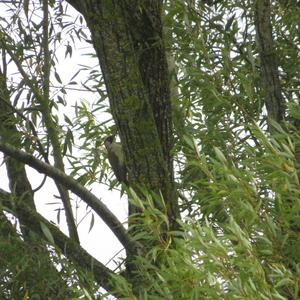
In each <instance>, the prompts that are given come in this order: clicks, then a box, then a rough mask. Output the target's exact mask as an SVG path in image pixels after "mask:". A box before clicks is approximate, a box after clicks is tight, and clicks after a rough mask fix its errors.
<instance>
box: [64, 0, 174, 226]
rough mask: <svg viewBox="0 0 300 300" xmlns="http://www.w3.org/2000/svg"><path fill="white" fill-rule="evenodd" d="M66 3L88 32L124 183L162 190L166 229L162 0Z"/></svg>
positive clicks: (167, 118) (168, 137)
mask: <svg viewBox="0 0 300 300" xmlns="http://www.w3.org/2000/svg"><path fill="white" fill-rule="evenodd" d="M68 2H69V3H70V4H72V5H73V6H74V7H75V8H76V9H78V10H79V12H81V13H82V14H83V16H84V17H85V19H86V22H87V24H88V27H89V29H90V31H91V34H92V40H93V44H94V47H95V50H96V54H97V56H98V59H99V62H100V66H101V70H102V74H103V76H104V80H105V84H106V87H107V92H108V96H109V99H110V106H111V111H112V115H113V118H114V120H115V122H116V125H117V128H118V132H119V135H120V138H121V142H122V146H123V149H124V154H125V158H126V165H127V169H128V171H129V184H130V186H131V187H133V188H134V189H136V190H137V191H138V188H139V187H140V186H145V187H146V188H147V189H148V190H151V191H155V192H157V193H159V192H162V195H163V197H164V201H165V204H166V206H165V207H166V210H167V211H165V212H164V213H166V214H167V215H168V217H169V223H170V227H171V228H172V229H177V228H178V225H177V222H176V219H178V218H179V209H178V203H177V193H176V191H175V187H174V179H173V177H174V174H173V159H172V155H171V151H172V146H173V141H172V139H173V131H172V130H173V129H172V118H171V100H170V87H169V73H168V68H167V61H166V53H165V49H164V42H163V37H162V24H161V14H162V2H161V1H157V0H156V1H151V2H149V1H138V3H135V4H134V5H133V4H132V3H131V2H130V1H101V2H99V1H95V0H90V1H85V3H84V4H83V3H82V2H81V1H76V0H70V1H68ZM159 208H160V209H161V210H163V209H164V208H163V207H159ZM130 212H131V213H132V212H135V211H134V210H130Z"/></svg>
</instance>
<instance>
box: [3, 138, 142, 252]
mask: <svg viewBox="0 0 300 300" xmlns="http://www.w3.org/2000/svg"><path fill="white" fill-rule="evenodd" d="M0 151H2V152H3V153H5V154H6V155H9V156H11V157H13V158H14V159H17V160H19V161H21V162H23V163H25V164H27V165H29V166H30V167H32V168H34V169H35V170H37V171H38V172H39V173H43V174H46V175H48V176H49V177H51V178H52V179H54V180H57V181H59V182H60V184H62V185H63V186H64V187H66V188H67V189H70V190H71V191H72V192H73V193H74V194H75V195H77V196H78V197H80V198H81V199H82V200H83V201H84V202H86V203H87V204H88V205H89V206H90V207H91V208H93V209H94V211H95V212H96V213H97V214H98V215H99V216H100V217H101V218H102V220H103V221H104V222H105V223H106V225H107V226H108V227H109V228H110V229H111V231H112V232H113V233H114V234H115V235H116V237H117V238H118V239H119V241H120V242H121V244H122V245H123V246H124V248H125V249H126V250H127V251H130V252H131V253H132V252H133V253H137V252H136V251H137V250H138V249H139V248H140V247H141V246H140V244H139V243H137V242H136V241H134V240H133V239H132V238H131V236H130V235H129V234H128V233H127V231H126V229H125V228H124V226H123V225H122V223H121V222H120V221H119V220H118V219H117V218H116V216H115V215H114V214H113V213H112V212H111V211H110V210H109V209H108V208H107V207H106V206H105V205H104V204H103V203H102V202H101V201H100V200H99V199H98V198H97V197H96V196H95V195H94V194H92V193H91V192H90V191H89V190H88V189H86V188H85V187H83V186H82V185H80V184H79V183H78V182H77V181H76V180H74V179H73V178H72V177H70V176H68V175H66V174H65V173H63V172H62V171H60V170H58V169H57V168H54V167H52V166H50V165H48V164H46V163H44V162H42V161H40V160H38V159H36V158H35V157H34V156H32V155H30V154H28V153H26V152H24V151H21V150H18V149H16V148H14V147H13V146H11V145H9V144H6V143H3V142H1V141H0Z"/></svg>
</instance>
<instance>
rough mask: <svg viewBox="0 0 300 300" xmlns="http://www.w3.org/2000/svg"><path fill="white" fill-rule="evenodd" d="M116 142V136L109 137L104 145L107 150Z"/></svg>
mask: <svg viewBox="0 0 300 300" xmlns="http://www.w3.org/2000/svg"><path fill="white" fill-rule="evenodd" d="M114 141H115V136H114V135H109V136H107V137H106V138H105V139H104V145H105V147H106V149H108V148H110V147H111V145H112V143H114Z"/></svg>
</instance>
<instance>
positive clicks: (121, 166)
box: [104, 135, 128, 185]
mask: <svg viewBox="0 0 300 300" xmlns="http://www.w3.org/2000/svg"><path fill="white" fill-rule="evenodd" d="M104 145H105V148H106V150H107V155H108V160H109V163H110V165H111V168H112V170H113V172H114V174H115V176H116V178H117V179H118V181H119V182H120V183H125V184H126V185H128V181H127V169H126V166H125V159H124V154H123V150H122V145H121V143H117V142H116V141H115V136H114V135H110V136H108V137H106V138H105V140H104Z"/></svg>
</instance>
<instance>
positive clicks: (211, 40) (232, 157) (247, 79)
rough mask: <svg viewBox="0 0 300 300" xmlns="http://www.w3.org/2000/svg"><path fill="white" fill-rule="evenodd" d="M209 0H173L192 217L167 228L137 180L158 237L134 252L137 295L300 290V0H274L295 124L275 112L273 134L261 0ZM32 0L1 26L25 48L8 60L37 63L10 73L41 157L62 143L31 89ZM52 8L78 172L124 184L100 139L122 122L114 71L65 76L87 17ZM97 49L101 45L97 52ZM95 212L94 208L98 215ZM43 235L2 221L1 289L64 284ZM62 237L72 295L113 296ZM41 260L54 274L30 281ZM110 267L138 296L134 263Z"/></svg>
mask: <svg viewBox="0 0 300 300" xmlns="http://www.w3.org/2000/svg"><path fill="white" fill-rule="evenodd" d="M210 2H211V1H180V0H175V1H165V7H164V9H165V11H164V12H165V15H164V19H163V22H164V27H165V44H166V50H167V53H168V55H169V56H170V57H171V58H172V61H173V64H174V66H173V69H172V70H171V71H172V73H171V78H172V80H173V83H172V86H173V89H174V90H173V91H172V95H174V99H172V102H173V120H174V127H175V137H176V142H175V145H174V157H175V170H176V174H175V177H176V182H177V185H178V191H179V194H180V208H181V212H182V222H181V226H182V231H181V232H169V230H168V228H169V226H168V225H169V224H168V221H167V217H166V215H165V214H164V213H163V212H164V209H163V208H164V201H163V199H162V197H161V195H153V194H151V193H150V192H149V191H143V195H144V196H145V197H144V198H145V200H143V201H142V200H141V199H139V197H138V196H137V195H136V194H135V193H134V192H133V191H130V196H131V201H132V202H133V203H135V204H136V206H138V207H139V209H140V210H141V211H142V217H143V218H142V220H140V219H136V220H135V216H133V217H132V220H133V221H136V222H135V223H134V224H135V225H134V226H132V228H130V230H132V232H134V238H135V239H136V240H138V241H140V242H142V243H143V244H144V245H147V247H146V248H147V250H146V253H144V254H143V255H141V256H138V257H136V258H135V260H134V265H135V277H136V278H137V279H138V282H140V285H141V287H142V288H140V295H139V298H138V299H145V300H146V299H153V300H154V299H175V300H177V299H189V300H190V299H195V300H197V299H228V300H229V299H297V298H299V280H300V268H299V253H300V238H299V231H300V202H299V196H300V195H299V191H300V189H299V185H300V183H299V157H300V156H299V155H300V150H299V145H300V135H299V132H298V131H297V126H296V125H297V123H299V119H300V110H299V97H300V95H299V92H300V88H299V70H300V68H299V62H300V57H299V55H300V54H299V4H298V3H297V1H276V2H275V1H272V2H273V3H272V5H273V10H272V28H273V35H274V41H275V45H276V56H277V59H278V66H279V73H280V81H281V82H280V83H281V87H282V92H283V97H284V99H285V102H286V105H287V108H288V111H287V115H286V122H285V123H284V124H281V125H279V124H276V123H275V122H273V123H272V122H271V126H272V127H273V132H272V135H271V134H269V133H268V130H267V120H266V119H267V118H266V109H265V102H264V101H265V99H264V96H263V92H262V87H261V76H260V61H259V57H258V51H257V46H256V41H255V30H254V23H253V19H254V8H253V7H252V3H251V2H250V1H212V2H214V4H211V5H210ZM30 3H31V2H30V1H24V4H23V6H24V7H23V10H22V9H19V10H18V9H17V7H13V6H12V8H11V10H10V15H9V17H7V19H6V20H5V19H3V18H1V24H2V25H1V35H0V38H1V47H2V48H3V47H4V48H5V46H7V51H8V50H10V51H12V53H14V58H12V59H11V60H10V61H9V63H8V66H10V65H11V64H12V63H13V62H14V64H15V65H14V68H15V67H16V66H17V63H18V62H19V64H20V65H21V66H22V67H23V69H24V71H25V74H30V76H29V78H27V79H26V78H23V77H24V74H23V76H14V78H13V80H14V81H13V82H9V83H10V84H9V85H8V88H9V91H10V95H11V97H12V103H13V107H14V108H15V110H14V111H13V113H14V114H15V116H16V117H15V121H14V122H13V124H14V125H16V126H17V128H18V130H19V132H20V134H21V135H22V138H21V141H22V145H21V146H24V148H25V149H26V150H27V151H28V152H30V153H33V154H34V155H35V156H37V157H39V158H41V157H43V159H44V158H45V155H46V156H47V155H50V153H51V151H52V149H51V145H50V144H49V140H48V138H47V136H46V130H45V127H44V122H43V119H42V115H41V107H40V106H39V104H38V101H37V95H36V94H35V92H34V87H35V86H36V87H37V89H38V90H42V88H43V86H42V83H43V73H42V70H41V65H42V50H41V47H40V43H41V35H42V24H41V22H40V20H39V21H37V19H38V18H37V19H36V18H35V17H34V16H35V15H36V14H31V13H30V12H33V11H35V10H37V7H33V6H31V4H30ZM15 5H16V4H15ZM50 14H51V22H50V48H51V51H52V52H51V66H52V70H51V87H50V99H49V100H50V104H51V105H50V107H51V115H52V117H53V119H54V120H55V121H56V125H57V129H58V131H59V133H60V135H59V139H60V143H61V148H62V153H63V156H64V158H65V159H66V160H67V161H68V166H69V172H70V174H71V175H72V176H73V177H74V178H76V179H77V180H78V182H79V183H81V184H83V185H91V184H93V183H95V182H101V183H105V184H107V185H109V186H110V187H111V188H114V187H115V182H114V181H113V180H111V177H110V176H108V175H107V174H108V170H109V167H108V165H107V162H106V161H107V160H106V154H105V151H103V145H102V140H103V139H104V137H105V136H106V135H108V134H111V133H115V127H114V125H113V124H112V120H111V116H110V110H109V105H108V99H107V93H106V90H105V88H104V79H103V75H102V74H101V73H100V71H99V69H95V68H92V67H90V66H86V65H83V64H80V65H79V66H78V68H77V69H76V70H75V72H74V74H73V75H72V76H71V78H67V79H66V78H64V76H63V73H64V72H63V70H60V69H59V65H60V60H61V57H64V59H68V58H70V57H72V56H73V55H74V54H75V53H76V47H75V46H76V41H78V39H79V40H86V39H87V36H88V33H87V32H86V30H85V26H84V25H83V21H82V17H78V18H77V19H76V20H75V21H74V20H73V17H72V19H71V20H70V18H69V16H68V14H67V13H66V8H65V7H64V6H63V5H62V4H61V3H60V2H59V3H58V2H57V3H56V5H55V6H54V7H53V10H51V12H50ZM58 29H59V30H58ZM59 49H63V52H62V53H63V54H61V53H60V52H59ZM89 51H93V50H89ZM86 55H89V57H92V56H94V52H92V54H90V53H89V54H86ZM170 60H171V59H170ZM17 67H18V66H17ZM19 69H20V68H19ZM19 72H20V70H19ZM79 74H80V75H81V74H85V78H86V80H85V81H84V82H77V78H78V75H79ZM74 89H77V90H76V93H77V92H78V91H79V90H81V89H83V90H84V91H86V92H88V93H89V94H88V95H89V96H85V97H84V99H83V98H80V96H79V97H77V94H74V93H73V94H71V91H72V90H74ZM129 102H130V101H129ZM129 104H130V103H129ZM131 104H132V103H131ZM66 107H67V108H68V109H69V111H67V112H66V111H65V108H66ZM62 111H63V113H61V112H62ZM100 115H101V121H99V120H100ZM294 126H295V127H294ZM17 146H18V147H19V148H20V145H17ZM41 146H42V147H41ZM43 149H44V150H43ZM157 207H160V208H162V209H160V210H158V209H157ZM94 222H95V220H94V217H93V215H92V217H91V222H90V229H92V227H93V226H94ZM0 225H1V223H0ZM2 225H3V224H2ZM0 229H1V228H0ZM42 230H43V232H44V235H45V238H46V239H48V241H52V240H53V237H52V236H51V233H50V232H49V230H48V229H47V228H44V227H43V226H42ZM3 232H6V233H7V231H6V229H5V230H4V231H3ZM99 242H100V240H99ZM35 247H40V245H39V244H38V243H37V245H34V244H27V243H23V241H22V242H21V240H20V237H19V236H8V237H7V238H5V239H4V238H3V235H1V239H0V272H1V273H0V288H1V290H0V298H1V299H2V298H3V299H19V298H20V295H21V297H24V296H26V295H28V296H30V297H31V298H32V299H46V296H47V295H48V292H49V294H51V293H50V292H53V291H52V290H51V289H52V288H53V289H55V288H56V285H55V284H56V282H55V280H56V278H57V277H55V274H56V272H54V270H48V269H47V270H46V269H45V268H44V265H47V264H44V262H45V261H46V260H48V259H49V256H45V253H43V252H42V253H36V251H35ZM43 247H44V246H43ZM51 251H52V252H51ZM51 251H50V253H52V254H53V255H51V259H52V261H53V262H54V265H55V267H56V268H57V269H60V268H61V277H62V278H63V282H65V283H66V285H67V286H68V288H69V291H70V294H71V295H72V296H70V297H74V299H76V297H77V298H79V297H80V296H82V297H86V298H87V299H89V298H91V299H93V298H96V297H99V298H100V297H102V298H105V296H100V295H101V293H100V292H99V290H98V286H97V283H96V282H95V281H94V279H93V278H92V276H91V275H90V273H89V272H88V271H86V270H80V269H78V268H75V267H74V266H72V265H71V264H70V262H69V261H68V260H66V259H65V258H64V257H62V256H61V255H60V254H59V251H58V250H56V249H55V251H54V249H51ZM32 266H34V268H33V267H32ZM40 274H42V275H43V277H44V283H47V284H45V285H39V284H40V283H42V282H40V281H39V282H38V283H39V284H38V283H37V284H36V286H33V287H34V289H33V290H27V281H29V280H30V281H31V282H32V280H34V278H35V276H39V275H40ZM112 281H113V283H114V285H115V289H116V292H117V293H119V294H120V295H122V296H121V297H119V299H136V298H135V296H134V293H133V291H135V289H136V287H135V286H133V285H132V283H131V282H129V281H127V280H126V277H123V276H120V275H115V276H114V277H113V278H112ZM31 286H32V285H31ZM50 290H51V291H50ZM67 290H68V289H67ZM62 292H66V294H68V291H66V290H64V291H62ZM34 297H35V298H34ZM31 298H30V299H31ZM59 298H60V297H59V296H58V299H59ZM24 299H25V298H24ZM61 299H63V298H62V297H61Z"/></svg>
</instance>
